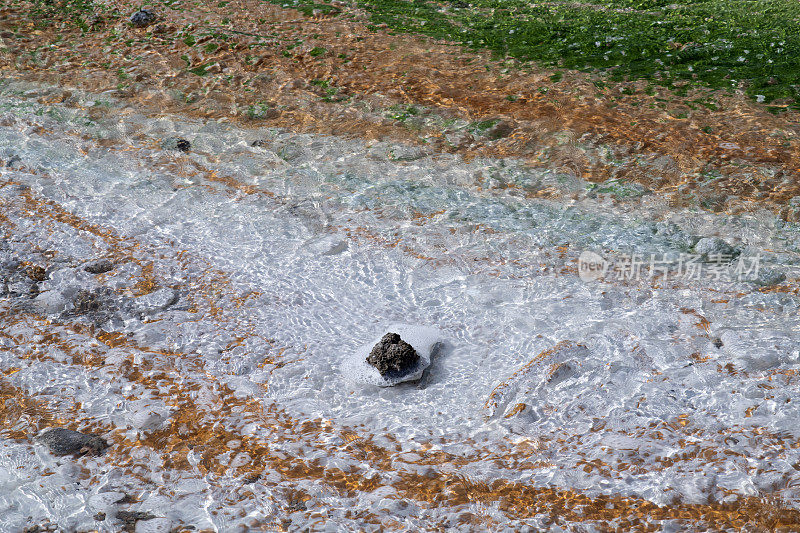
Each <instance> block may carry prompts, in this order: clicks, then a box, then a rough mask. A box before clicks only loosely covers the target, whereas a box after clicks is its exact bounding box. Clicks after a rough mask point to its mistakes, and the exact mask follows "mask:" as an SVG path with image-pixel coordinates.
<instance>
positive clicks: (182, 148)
mask: <svg viewBox="0 0 800 533" xmlns="http://www.w3.org/2000/svg"><path fill="white" fill-rule="evenodd" d="M161 148H163V149H164V150H178V151H179V152H188V151H189V150H191V149H192V144H191V143H190V142H189V141H187V140H186V139H181V138H179V137H169V138H167V139H164V141H163V142H162V143H161Z"/></svg>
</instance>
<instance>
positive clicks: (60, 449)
mask: <svg viewBox="0 0 800 533" xmlns="http://www.w3.org/2000/svg"><path fill="white" fill-rule="evenodd" d="M38 440H39V441H41V442H43V443H44V444H46V445H47V447H48V448H50V451H51V452H52V453H53V454H55V455H87V454H88V455H100V454H101V453H103V450H105V449H106V448H108V443H107V442H106V441H105V439H103V438H101V437H98V436H97V435H92V434H91V433H88V434H84V433H81V432H80V431H73V430H71V429H66V428H55V429H51V430H48V431H47V432H46V433H44V434H42V435H40V436H39V437H38Z"/></svg>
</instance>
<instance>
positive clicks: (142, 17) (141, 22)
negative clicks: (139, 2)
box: [131, 9, 156, 28]
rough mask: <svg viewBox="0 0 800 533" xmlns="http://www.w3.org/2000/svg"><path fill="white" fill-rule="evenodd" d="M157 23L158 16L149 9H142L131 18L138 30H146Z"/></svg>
mask: <svg viewBox="0 0 800 533" xmlns="http://www.w3.org/2000/svg"><path fill="white" fill-rule="evenodd" d="M155 21H156V15H155V13H153V12H152V11H148V10H147V9H140V10H139V11H137V12H136V13H134V14H133V15H132V16H131V24H133V25H134V26H136V27H137V28H146V27H147V26H149V25H150V24H152V23H153V22H155Z"/></svg>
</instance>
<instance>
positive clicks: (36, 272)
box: [25, 265, 47, 281]
mask: <svg viewBox="0 0 800 533" xmlns="http://www.w3.org/2000/svg"><path fill="white" fill-rule="evenodd" d="M25 273H26V274H27V275H28V277H29V278H30V279H32V280H33V281H44V280H46V279H47V272H46V271H45V269H44V268H43V267H40V266H39V265H31V266H29V267H28V270H27V271H26V272H25Z"/></svg>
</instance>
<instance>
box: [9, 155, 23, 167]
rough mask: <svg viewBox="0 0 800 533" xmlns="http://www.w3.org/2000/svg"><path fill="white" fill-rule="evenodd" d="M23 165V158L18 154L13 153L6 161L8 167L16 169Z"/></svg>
mask: <svg viewBox="0 0 800 533" xmlns="http://www.w3.org/2000/svg"><path fill="white" fill-rule="evenodd" d="M21 166H22V159H20V157H19V156H18V155H12V156H11V157H10V158H9V160H8V161H6V168H11V169H16V168H20V167H21Z"/></svg>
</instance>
